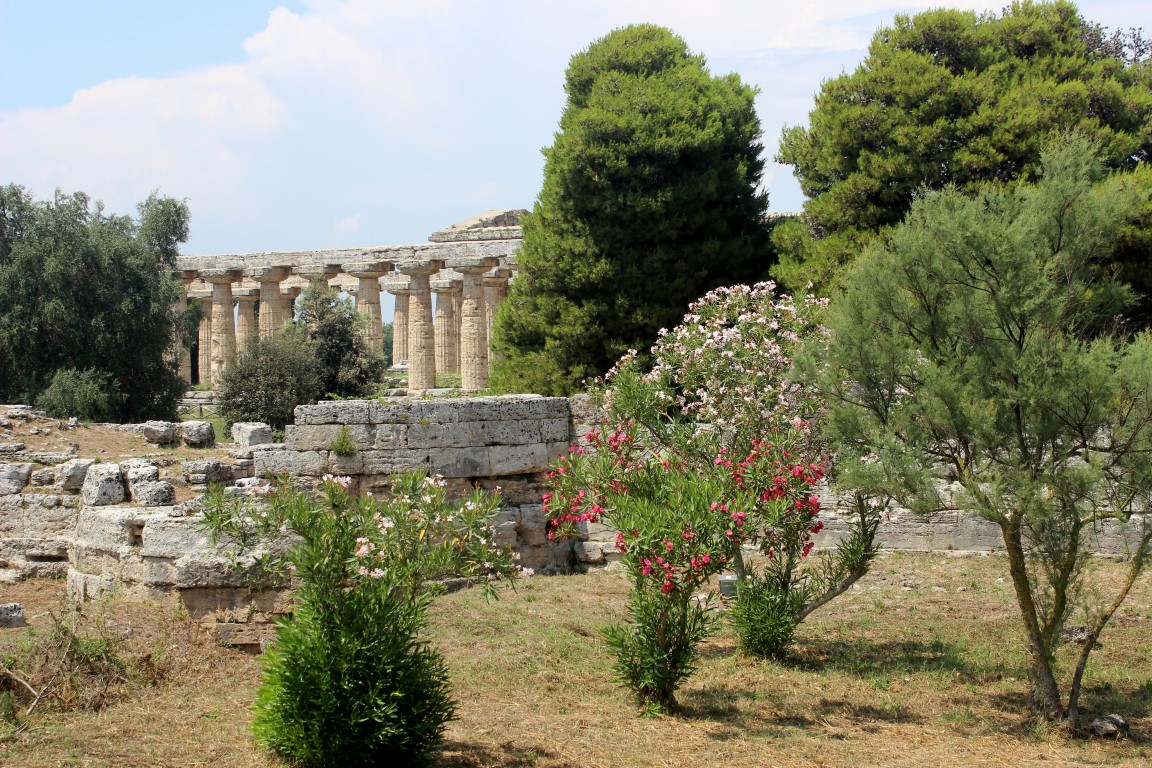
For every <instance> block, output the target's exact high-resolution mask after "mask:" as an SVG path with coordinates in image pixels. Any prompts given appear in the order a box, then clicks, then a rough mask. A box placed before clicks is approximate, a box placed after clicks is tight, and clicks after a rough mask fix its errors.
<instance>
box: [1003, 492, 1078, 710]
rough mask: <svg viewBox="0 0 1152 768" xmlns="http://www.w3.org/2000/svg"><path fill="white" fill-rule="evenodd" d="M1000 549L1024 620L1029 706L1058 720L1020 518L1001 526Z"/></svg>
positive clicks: (1054, 688)
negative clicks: (1003, 547) (1004, 553)
mask: <svg viewBox="0 0 1152 768" xmlns="http://www.w3.org/2000/svg"><path fill="white" fill-rule="evenodd" d="M1000 531H1001V533H1002V534H1003V536H1004V546H1005V548H1006V549H1007V550H1008V569H1009V572H1010V573H1011V575H1012V586H1013V587H1014V588H1015V590H1016V603H1017V604H1018V605H1019V606H1020V614H1021V618H1022V619H1023V621H1024V635H1025V638H1026V640H1027V644H1028V666H1029V670H1028V678H1029V682H1030V683H1031V686H1032V705H1033V706H1034V707H1035V708H1036V709H1038V710H1039V711H1040V712H1041V713H1042V714H1043V715H1044V716H1045V717H1047V718H1048V719H1049V720H1059V719H1060V718H1061V717H1062V716H1063V714H1064V706H1063V704H1062V703H1061V701H1060V689H1059V687H1058V686H1057V685H1056V676H1055V675H1054V674H1053V672H1052V656H1051V653H1050V652H1049V648H1048V647H1047V645H1046V644H1045V642H1044V633H1043V631H1042V630H1041V628H1040V620H1039V618H1038V617H1037V614H1036V602H1035V600H1034V599H1033V598H1032V587H1031V585H1030V584H1029V583H1028V570H1027V566H1026V563H1025V559H1024V558H1025V555H1024V547H1023V545H1022V544H1021V540H1020V519H1019V517H1018V516H1017V515H1015V514H1014V515H1011V516H1010V517H1009V518H1008V519H1007V520H1006V521H1004V522H1003V523H1001V525H1000Z"/></svg>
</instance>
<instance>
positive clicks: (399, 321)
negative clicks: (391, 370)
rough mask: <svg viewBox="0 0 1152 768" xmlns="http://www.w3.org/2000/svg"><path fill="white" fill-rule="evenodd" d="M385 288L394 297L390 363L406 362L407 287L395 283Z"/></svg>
mask: <svg viewBox="0 0 1152 768" xmlns="http://www.w3.org/2000/svg"><path fill="white" fill-rule="evenodd" d="M385 290H387V291H388V293H390V294H392V295H393V296H394V297H395V299H396V308H395V310H393V312H392V365H400V364H401V363H406V362H408V288H407V287H400V286H396V285H389V286H386V288H385Z"/></svg>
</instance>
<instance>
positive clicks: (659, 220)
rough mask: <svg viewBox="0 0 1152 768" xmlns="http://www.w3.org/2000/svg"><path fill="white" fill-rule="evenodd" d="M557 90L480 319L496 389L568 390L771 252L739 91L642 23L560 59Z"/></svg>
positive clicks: (749, 91)
mask: <svg viewBox="0 0 1152 768" xmlns="http://www.w3.org/2000/svg"><path fill="white" fill-rule="evenodd" d="M564 87H565V91H566V93H567V95H568V102H567V106H566V108H565V110H564V114H563V116H562V117H561V119H560V129H559V131H558V132H557V133H556V140H555V143H554V144H553V145H552V146H551V147H550V148H548V149H545V150H544V155H545V157H546V163H545V168H544V185H543V188H542V190H541V192H540V195H539V197H538V198H537V200H536V204H535V207H534V208H533V210H532V213H531V214H530V215H529V216H527V217H526V218H525V220H524V222H523V227H524V245H523V250H522V251H521V253H520V256H519V260H520V269H521V274H520V276H519V277H518V278H517V279H516V280H515V281H514V282H513V283H512V286H511V289H510V291H509V294H508V298H507V300H506V301H504V302H503V303H502V304H501V306H500V310H499V312H498V314H497V318H496V323H495V329H494V333H493V348H494V350H495V352H496V355H495V356H494V360H493V367H492V386H493V387H494V388H496V389H500V390H503V391H519V392H526V391H532V392H540V393H544V394H566V393H569V392H571V391H573V390H575V389H577V388H578V387H579V386H580V384H581V382H582V381H583V380H584V379H586V378H589V377H594V376H598V375H601V374H603V373H604V372H605V371H606V370H607V369H608V368H609V367H611V366H612V364H613V363H614V362H615V361H616V360H617V359H618V358H619V357H620V356H621V355H622V354H623V353H624V352H626V351H627V350H628V349H630V348H631V349H639V350H646V349H647V348H648V347H649V346H650V345H651V344H652V343H653V342H654V341H655V340H656V338H657V334H658V332H659V330H660V329H661V328H664V327H672V326H673V325H675V324H676V323H677V322H678V321H679V320H680V319H681V318H682V317H683V315H684V312H685V311H686V310H687V308H688V304H689V303H690V302H691V301H692V300H693V299H696V298H698V297H699V296H701V295H702V294H704V293H705V292H707V291H708V290H710V289H712V288H715V287H716V286H719V285H727V284H732V283H738V282H748V281H753V280H756V279H758V278H761V277H763V276H765V275H766V273H767V269H768V267H769V266H770V264H771V260H772V255H771V251H770V244H769V239H768V228H767V226H766V224H765V221H764V213H765V210H766V209H767V204H768V197H767V194H766V193H764V192H763V191H761V190H760V189H759V183H760V178H761V174H762V172H763V168H764V163H763V161H762V160H761V157H760V153H761V149H762V146H761V144H760V121H759V119H758V118H757V116H756V113H755V110H754V108H753V99H754V97H755V95H756V91H755V89H754V88H752V87H750V86H748V85H746V84H744V83H743V82H741V80H740V78H739V77H737V76H736V75H734V74H733V75H725V76H721V77H716V76H713V75H712V74H711V73H710V72H709V71H708V69H707V67H706V66H705V61H704V57H703V56H700V55H697V54H693V53H691V52H690V51H689V50H688V47H687V45H686V44H685V42H684V40H683V39H681V38H680V37H678V36H677V35H675V34H674V33H672V32H671V31H669V30H667V29H664V28H662V27H657V26H652V25H647V24H644V25H635V26H629V27H625V28H623V29H618V30H616V31H614V32H612V33H610V34H608V35H607V36H605V37H603V38H601V39H600V40H597V41H596V42H594V43H593V44H592V45H590V46H589V47H588V49H587V50H585V51H582V52H580V53H578V54H576V55H575V56H573V57H572V60H571V62H570V63H569V66H568V71H567V76H566V81H565V86H564Z"/></svg>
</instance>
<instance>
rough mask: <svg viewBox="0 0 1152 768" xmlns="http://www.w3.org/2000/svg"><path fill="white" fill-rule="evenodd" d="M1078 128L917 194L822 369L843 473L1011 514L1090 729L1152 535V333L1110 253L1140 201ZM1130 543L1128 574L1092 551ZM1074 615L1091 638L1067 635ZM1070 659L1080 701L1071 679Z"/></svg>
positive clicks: (936, 503)
mask: <svg viewBox="0 0 1152 768" xmlns="http://www.w3.org/2000/svg"><path fill="white" fill-rule="evenodd" d="M1093 155H1094V153H1093V148H1092V147H1091V145H1090V144H1089V143H1088V142H1087V141H1086V140H1085V139H1084V137H1083V136H1073V137H1072V138H1071V139H1070V140H1068V141H1067V142H1065V143H1063V144H1061V145H1058V146H1057V147H1055V148H1054V149H1052V150H1051V151H1049V152H1046V153H1045V154H1044V155H1043V156H1042V157H1043V161H1044V163H1043V178H1042V179H1041V181H1040V182H1039V183H1038V184H1035V185H1032V184H1025V185H1017V186H1016V187H1015V188H1013V189H1005V188H1004V187H1003V185H995V186H990V187H988V188H986V189H985V190H984V191H982V192H981V193H979V194H978V195H976V196H970V195H966V194H964V193H961V192H959V191H957V190H955V189H951V190H946V191H943V192H939V193H934V194H931V195H929V196H927V197H926V198H924V199H921V200H918V201H916V202H915V203H913V205H912V210H911V212H910V213H909V215H908V218H907V220H906V221H905V223H904V224H902V225H901V226H899V227H897V228H896V229H895V230H894V231H893V233H892V235H891V237H890V238H888V239H887V241H886V242H885V243H883V244H882V245H877V247H875V248H874V249H872V250H871V251H870V252H869V253H867V254H866V255H865V256H863V257H862V258H861V259H860V260H859V261H858V262H857V263H856V264H855V265H853V268H852V269H851V270H850V271H849V273H848V275H847V277H846V278H845V288H846V291H845V294H844V295H843V296H842V297H840V298H838V299H837V300H835V301H833V302H832V304H831V307H830V312H829V314H830V319H829V326H830V328H831V330H832V340H831V344H830V347H829V349H828V350H827V352H826V353H824V352H823V351H821V352H820V354H819V355H818V356H816V357H817V359H815V360H814V363H815V365H816V367H822V368H824V372H825V375H826V381H825V389H826V393H827V397H828V400H829V403H830V410H831V424H832V426H833V431H834V433H835V434H836V437H838V438H839V449H838V458H837V462H838V470H839V476H840V478H841V482H842V483H844V484H845V485H847V486H848V487H853V488H858V489H859V488H863V489H869V488H873V489H876V488H883V489H889V490H890V491H891V492H892V493H894V494H896V496H897V498H900V499H901V500H902V501H904V502H905V503H907V504H908V505H910V506H912V507H913V508H914V509H919V510H921V511H932V510H936V509H940V508H942V507H945V506H947V507H951V508H959V509H967V510H970V511H973V512H975V513H977V514H979V515H981V516H983V517H984V518H986V519H988V520H991V521H992V522H994V523H995V524H996V525H997V526H999V528H1000V530H1001V533H1002V536H1003V541H1004V545H1005V549H1006V551H1007V558H1008V568H1009V572H1010V575H1011V581H1012V585H1013V588H1014V592H1015V596H1016V599H1017V603H1018V606H1019V609H1020V615H1021V619H1022V625H1023V626H1022V628H1023V637H1024V641H1025V648H1026V653H1027V657H1028V666H1029V671H1030V680H1031V685H1032V698H1033V702H1034V704H1035V706H1036V708H1037V709H1038V711H1039V712H1040V713H1041V714H1043V715H1044V716H1047V717H1049V718H1052V719H1059V720H1063V721H1064V722H1065V723H1066V724H1067V725H1068V726H1069V727H1074V726H1075V724H1076V719H1077V712H1078V699H1079V694H1080V690H1081V683H1082V680H1083V674H1084V671H1085V667H1086V664H1087V661H1088V656H1089V654H1090V653H1091V651H1092V648H1093V647H1094V646H1095V644H1096V639H1097V638H1098V637H1099V636H1100V633H1101V632H1102V631H1103V630H1104V628H1105V626H1106V625H1107V623H1108V621H1109V620H1110V618H1111V617H1112V616H1113V614H1114V613H1115V611H1116V610H1117V609H1118V608H1119V606H1120V605H1121V604H1122V602H1123V601H1124V598H1125V597H1126V596H1127V594H1128V590H1129V589H1130V588H1131V586H1132V584H1133V583H1134V581H1135V579H1136V578H1137V577H1138V576H1139V575H1140V573H1141V571H1142V569H1143V567H1144V565H1145V563H1146V558H1147V555H1148V554H1149V550H1150V546H1152V518H1149V517H1148V516H1145V515H1142V514H1133V509H1137V510H1143V509H1145V508H1146V506H1147V502H1148V499H1149V495H1150V494H1152V335H1150V334H1149V332H1147V331H1146V332H1144V333H1142V334H1139V335H1138V336H1136V337H1135V338H1134V339H1132V340H1127V339H1126V338H1124V337H1123V336H1120V335H1116V334H1114V332H1113V329H1114V317H1115V314H1116V312H1117V311H1120V310H1122V309H1123V307H1124V304H1125V302H1126V301H1127V300H1128V298H1129V293H1128V291H1127V289H1126V287H1125V286H1123V285H1122V284H1120V283H1118V282H1116V281H1115V280H1114V278H1113V277H1112V275H1111V269H1110V267H1109V265H1108V264H1107V263H1106V260H1107V258H1108V257H1109V256H1110V254H1111V252H1112V243H1113V242H1114V240H1115V238H1116V237H1117V235H1118V232H1119V230H1120V228H1121V225H1122V222H1123V217H1124V215H1125V214H1126V213H1128V212H1130V211H1131V210H1132V207H1133V205H1135V204H1136V203H1137V199H1136V196H1135V195H1134V194H1133V191H1132V189H1131V184H1130V182H1131V179H1130V175H1131V174H1120V175H1114V176H1112V177H1110V178H1105V177H1104V169H1103V168H1102V167H1101V166H1100V165H1099V164H1098V163H1097V161H1096V159H1095V158H1094V156H1093ZM1101 527H1109V528H1111V530H1112V531H1113V533H1118V534H1120V535H1121V536H1123V537H1124V538H1125V539H1126V542H1127V545H1128V547H1129V550H1128V553H1127V554H1128V555H1129V558H1130V559H1129V568H1128V572H1127V576H1126V578H1125V579H1123V580H1122V581H1121V582H1120V583H1117V584H1096V583H1093V581H1092V579H1091V577H1090V571H1089V569H1086V567H1085V563H1086V554H1085V550H1086V548H1087V546H1088V544H1089V542H1090V541H1091V538H1092V537H1093V536H1094V535H1095V532H1096V531H1097V530H1098V529H1099V528H1101ZM1073 621H1075V622H1076V623H1079V624H1082V625H1084V626H1086V627H1087V631H1088V638H1087V641H1086V642H1085V643H1084V644H1083V645H1082V646H1079V647H1074V648H1072V649H1071V650H1068V649H1064V650H1062V649H1061V643H1062V637H1063V636H1062V630H1063V629H1064V628H1065V627H1066V626H1067V625H1068V624H1070V623H1072V622H1073ZM1062 669H1063V670H1068V671H1069V674H1068V678H1069V681H1068V687H1067V689H1066V691H1067V698H1062V694H1061V687H1062V686H1061V685H1058V673H1059V672H1060V670H1062Z"/></svg>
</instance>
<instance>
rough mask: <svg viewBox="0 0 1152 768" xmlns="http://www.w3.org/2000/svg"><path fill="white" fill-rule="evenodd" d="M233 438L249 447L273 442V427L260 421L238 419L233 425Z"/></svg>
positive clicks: (237, 442)
mask: <svg viewBox="0 0 1152 768" xmlns="http://www.w3.org/2000/svg"><path fill="white" fill-rule="evenodd" d="M232 440H233V442H235V443H236V445H239V446H243V447H245V448H246V447H248V446H250V445H263V444H265V443H271V442H272V427H270V426H268V425H267V424H265V423H263V422H260V421H238V422H236V423H235V424H233V425H232Z"/></svg>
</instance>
